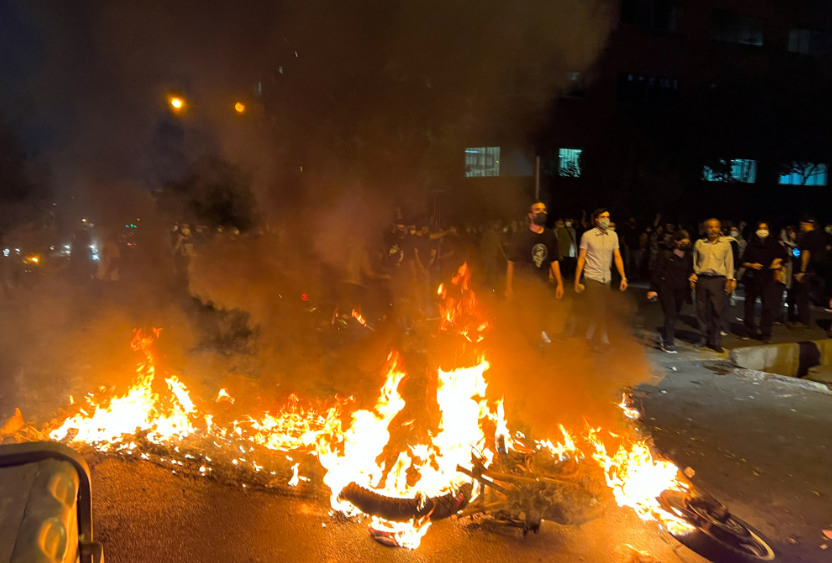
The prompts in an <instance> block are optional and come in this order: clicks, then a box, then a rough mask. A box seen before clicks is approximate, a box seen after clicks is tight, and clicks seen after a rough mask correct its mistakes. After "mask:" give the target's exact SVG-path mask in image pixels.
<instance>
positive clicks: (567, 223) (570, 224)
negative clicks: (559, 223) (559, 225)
mask: <svg viewBox="0 0 832 563" xmlns="http://www.w3.org/2000/svg"><path fill="white" fill-rule="evenodd" d="M571 226H572V221H567V222H566V228H567V229H568V228H569V227H571Z"/></svg>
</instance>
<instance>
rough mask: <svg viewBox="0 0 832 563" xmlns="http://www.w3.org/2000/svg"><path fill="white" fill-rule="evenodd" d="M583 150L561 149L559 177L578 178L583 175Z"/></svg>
mask: <svg viewBox="0 0 832 563" xmlns="http://www.w3.org/2000/svg"><path fill="white" fill-rule="evenodd" d="M582 152H583V151H582V150H581V149H560V150H559V151H558V157H559V160H560V163H559V165H558V175H560V176H567V177H569V178H578V177H580V175H581V153H582Z"/></svg>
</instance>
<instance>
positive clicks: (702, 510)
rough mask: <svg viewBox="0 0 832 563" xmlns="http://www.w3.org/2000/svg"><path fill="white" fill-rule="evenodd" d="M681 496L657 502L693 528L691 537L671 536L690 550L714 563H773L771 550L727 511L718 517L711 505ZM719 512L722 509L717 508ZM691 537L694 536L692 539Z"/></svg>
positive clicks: (663, 497) (664, 496)
mask: <svg viewBox="0 0 832 563" xmlns="http://www.w3.org/2000/svg"><path fill="white" fill-rule="evenodd" d="M696 501H697V499H696V498H694V499H690V498H689V497H688V495H684V494H664V495H662V497H661V498H660V502H661V504H662V506H663V508H665V509H666V510H668V511H669V512H671V513H672V514H675V515H676V516H678V517H680V518H683V519H685V520H686V521H688V522H689V523H690V524H692V525H693V526H695V527H696V529H697V532H695V533H694V534H693V535H681V534H680V535H677V534H673V535H674V537H676V539H678V540H679V541H681V542H682V543H683V544H685V545H687V546H688V547H689V548H690V549H692V550H693V551H696V552H697V553H699V554H700V555H704V556H706V557H708V558H709V559H711V560H712V561H715V562H722V561H725V562H726V563H728V562H731V563H733V562H734V561H773V560H774V559H775V558H776V555H775V553H774V550H772V549H771V547H769V545H768V544H767V543H766V541H765V540H764V539H763V538H762V536H761V535H760V534H759V533H757V532H756V531H755V530H753V529H752V528H751V527H750V526H749V525H748V524H746V523H745V522H743V521H742V520H740V519H738V518H736V517H735V516H733V515H731V514H730V513H728V512H727V511H726V512H725V514H724V515H722V517H720V515H719V514H717V513H716V510H715V508H714V506H713V505H712V503H711V502H708V501H705V502H696ZM717 507H718V508H719V509H720V510H724V507H722V506H721V505H717ZM692 536H694V537H692Z"/></svg>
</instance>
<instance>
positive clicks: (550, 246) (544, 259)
mask: <svg viewBox="0 0 832 563" xmlns="http://www.w3.org/2000/svg"><path fill="white" fill-rule="evenodd" d="M548 218H549V215H548V214H547V213H546V204H545V203H543V202H542V201H536V202H534V203H533V204H532V206H531V212H530V213H529V219H530V222H529V228H528V229H524V230H521V231H518V232H517V233H516V234H515V235H514V238H513V240H512V242H511V247H510V250H509V254H508V266H507V269H506V297H508V298H509V299H511V298H512V297H513V296H514V277H515V272H516V274H517V276H518V277H519V276H523V277H524V278H527V279H529V280H531V279H538V280H541V281H542V282H544V283H545V284H548V283H549V272H550V271H551V273H552V276H553V277H554V279H555V282H557V288H556V289H555V295H556V296H557V298H558V299H560V298H561V297H563V280H562V279H561V275H560V251H559V250H558V237H557V236H556V235H555V232H554V231H553V230H551V229H547V228H546V227H545V225H546V220H547V219H548Z"/></svg>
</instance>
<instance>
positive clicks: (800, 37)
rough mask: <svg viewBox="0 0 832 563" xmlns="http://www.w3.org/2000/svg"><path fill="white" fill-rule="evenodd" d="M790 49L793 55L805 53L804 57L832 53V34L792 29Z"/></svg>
mask: <svg viewBox="0 0 832 563" xmlns="http://www.w3.org/2000/svg"><path fill="white" fill-rule="evenodd" d="M788 49H789V51H791V52H792V53H803V54H804V55H825V54H827V53H832V33H829V32H828V31H816V30H813V29H800V28H792V29H790V30H789V45H788Z"/></svg>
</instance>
